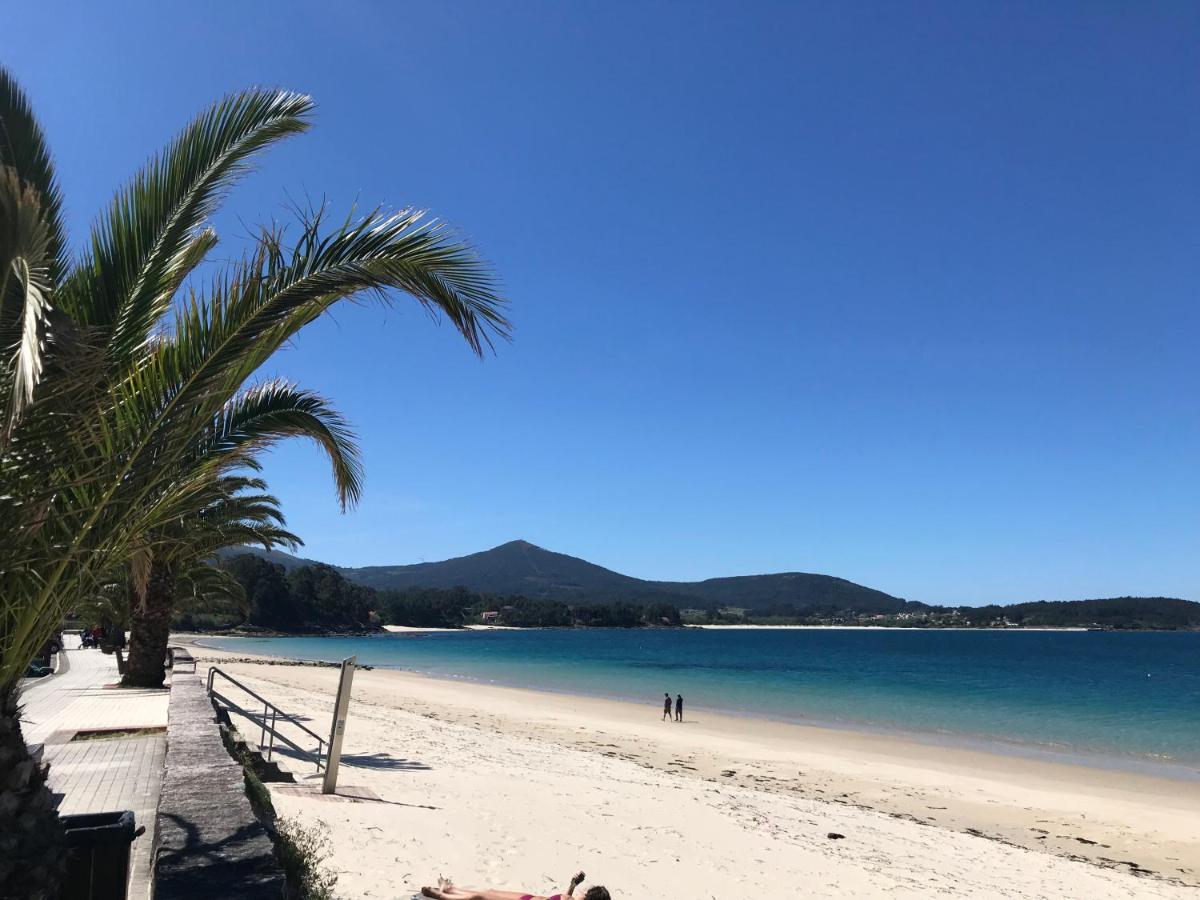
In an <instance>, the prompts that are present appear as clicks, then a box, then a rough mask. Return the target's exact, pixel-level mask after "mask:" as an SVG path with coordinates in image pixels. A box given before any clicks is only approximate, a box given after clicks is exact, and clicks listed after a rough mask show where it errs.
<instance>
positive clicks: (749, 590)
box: [271, 541, 905, 612]
mask: <svg viewBox="0 0 1200 900" xmlns="http://www.w3.org/2000/svg"><path fill="white" fill-rule="evenodd" d="M285 556H287V554H281V553H278V552H276V553H274V554H272V556H271V560H272V561H273V562H278V563H281V564H283V565H284V566H285V567H288V568H292V567H294V566H295V565H300V564H306V563H308V561H300V560H296V559H295V558H292V563H291V564H290V565H289V563H288V562H287V561H285V560H283V559H281V558H280V557H285ZM339 571H340V572H341V573H342V574H343V575H345V576H346V577H347V578H349V579H350V580H351V581H354V582H356V583H358V584H362V585H366V586H368V587H373V588H377V589H380V590H406V589H409V588H454V587H465V588H468V589H470V590H472V591H480V592H484V593H489V594H504V595H520V596H525V597H530V598H538V599H546V600H562V601H565V602H568V603H573V604H579V605H588V604H598V603H610V602H614V601H624V602H638V603H652V602H665V603H673V604H675V605H677V606H680V607H689V606H694V607H704V608H708V607H714V606H718V607H719V606H737V607H746V608H750V609H766V608H778V607H787V608H790V609H800V610H805V609H813V610H824V609H853V610H858V611H861V612H894V611H896V610H899V609H902V608H903V607H904V606H905V603H904V601H903V600H901V599H899V598H897V597H893V596H891V595H890V594H885V593H883V592H882V591H877V590H874V589H872V588H868V587H863V586H862V585H859V584H855V583H854V582H851V581H846V580H845V579H844V578H834V577H832V576H829V575H810V574H805V573H802V572H785V573H781V574H777V575H748V576H740V577H732V578H712V579H709V580H707V581H698V582H685V581H679V582H667V581H644V580H642V579H640V578H633V577H631V576H629V575H622V574H621V573H620V572H614V571H612V570H611V569H606V568H604V567H603V566H598V565H596V564H595V563H590V562H588V561H587V560H584V559H579V558H577V557H574V556H568V555H566V554H565V553H555V552H553V551H551V550H546V549H544V548H542V547H538V546H537V545H536V544H531V543H529V542H528V541H510V542H509V543H507V544H501V545H500V546H499V547H493V548H492V549H491V550H484V551H483V552H481V553H472V554H470V555H469V556H460V557H457V558H455V559H447V560H443V561H441V562H430V563H417V564H415V565H407V566H364V567H361V568H342V569H339Z"/></svg>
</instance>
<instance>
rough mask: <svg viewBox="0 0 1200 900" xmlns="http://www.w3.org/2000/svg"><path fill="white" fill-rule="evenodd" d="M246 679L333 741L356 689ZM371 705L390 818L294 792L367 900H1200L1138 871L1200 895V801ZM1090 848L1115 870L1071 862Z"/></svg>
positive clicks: (371, 739)
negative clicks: (583, 895) (443, 893)
mask: <svg viewBox="0 0 1200 900" xmlns="http://www.w3.org/2000/svg"><path fill="white" fill-rule="evenodd" d="M199 652H200V653H201V654H204V655H212V656H218V655H220V654H218V653H216V652H214V651H207V650H201V651H199ZM229 668H230V669H231V670H232V671H234V672H235V673H236V674H237V676H238V677H239V678H241V677H246V678H247V679H249V683H251V684H252V686H254V687H255V688H256V689H261V690H262V692H264V693H265V694H266V695H267V696H269V697H271V698H272V699H273V700H275V701H276V702H279V703H281V705H283V706H285V707H287V708H295V709H297V710H299V711H302V712H304V713H306V714H308V715H311V716H313V717H314V719H315V720H316V721H317V722H318V723H319V724H320V726H321V727H320V728H319V729H318V730H321V728H323V727H324V725H323V723H324V722H325V721H326V720H327V717H328V712H329V710H330V709H331V708H332V701H331V697H332V693H333V690H334V685H335V683H336V678H337V673H336V671H333V670H329V669H316V668H299V667H288V666H256V665H240V664H239V665H232V666H230V667H229ZM354 700H355V702H354V705H353V709H352V717H351V722H350V725H349V727H348V733H347V739H346V749H347V753H348V754H349V755H350V759H349V763H350V765H348V766H347V768H346V769H344V774H343V778H342V783H343V784H345V785H363V786H369V787H371V788H372V789H374V790H375V791H376V792H378V794H379V795H380V796H381V797H382V798H383V800H384V801H385V802H382V803H350V802H330V801H328V800H321V799H319V798H317V797H315V796H312V795H303V796H298V795H296V793H295V792H294V790H293V791H277V792H276V793H277V805H278V806H279V807H280V809H281V810H282V811H284V812H285V813H289V814H295V815H297V816H299V817H300V818H302V819H305V820H316V819H321V820H324V821H326V822H328V823H329V825H330V826H331V828H332V830H333V833H334V835H335V838H336V844H337V849H336V850H335V853H334V856H333V860H332V862H333V865H334V866H335V867H336V868H337V869H338V870H339V871H340V872H341V879H342V880H341V889H342V891H343V893H344V894H345V896H348V897H360V896H361V897H383V898H392V897H405V898H407V897H408V896H410V895H411V894H412V892H413V891H414V890H416V888H417V887H419V885H420V884H421V883H425V882H428V881H431V880H432V879H433V878H434V877H435V876H436V875H438V874H446V875H452V876H454V877H455V879H456V880H458V881H459V882H460V883H465V884H476V883H483V884H489V883H490V884H494V885H497V886H503V885H509V886H518V887H522V888H524V889H529V890H535V891H537V890H544V891H547V892H549V891H550V890H551V889H552V888H553V889H555V890H559V889H561V888H562V884H561V883H560V882H561V881H562V880H563V879H564V878H565V877H566V876H568V875H569V874H570V872H571V871H573V870H574V869H577V868H584V869H586V870H587V871H588V872H589V873H590V874H592V875H593V876H595V877H596V878H597V879H601V878H602V879H603V881H604V882H605V883H606V884H607V885H608V887H609V888H610V889H611V890H613V892H614V897H620V898H632V897H637V898H662V900H674V898H678V900H688V898H692V900H694V898H708V897H712V898H722V900H725V898H728V900H740V898H743V897H754V896H758V897H772V898H774V897H875V896H888V897H893V896H895V897H934V896H953V897H1020V898H1032V897H1077V898H1098V900H1105V898H1117V897H1164V898H1165V897H1179V898H1184V897H1190V898H1195V897H1200V891H1197V890H1195V889H1193V888H1190V887H1186V886H1184V885H1183V884H1181V883H1170V882H1168V881H1165V880H1162V879H1161V878H1158V877H1150V876H1135V875H1132V874H1129V868H1130V867H1129V866H1128V865H1119V863H1120V862H1121V861H1129V862H1135V863H1137V864H1138V865H1139V866H1140V867H1146V868H1150V869H1154V871H1155V872H1158V873H1160V874H1162V875H1167V874H1171V875H1173V876H1174V877H1175V878H1176V879H1178V880H1179V881H1187V882H1191V883H1193V884H1194V883H1195V882H1196V872H1197V871H1198V870H1200V789H1198V788H1200V786H1198V785H1196V784H1194V783H1191V784H1189V783H1185V782H1164V781H1160V780H1159V779H1153V778H1143V777H1139V776H1133V775H1124V774H1114V773H1102V772H1098V771H1094V770H1087V769H1081V768H1079V767H1073V766H1054V765H1049V764H1045V763H1033V762H1030V761H1025V760H1019V759H1018V760H1014V759H1011V758H1008V757H999V756H993V755H991V754H982V753H974V754H972V753H968V752H966V751H957V750H949V749H933V750H931V748H929V747H925V746H922V745H914V744H908V743H905V742H903V741H897V740H895V739H889V738H877V737H875V736H869V735H858V734H844V733H840V732H826V731H823V730H821V729H803V728H796V727H795V726H782V725H778V724H776V723H761V722H753V721H750V720H742V719H733V720H726V719H723V718H722V717H716V716H711V715H705V716H704V721H703V722H697V723H696V724H693V725H684V726H674V725H668V724H665V723H661V722H657V721H655V718H656V717H655V716H654V715H653V714H651V715H650V716H649V720H647V713H652V711H650V710H642V709H641V708H638V707H630V706H629V705H627V704H620V703H612V702H610V701H603V700H594V699H590V698H572V697H566V696H559V695H548V694H540V693H536V692H530V691H517V690H511V689H505V688H495V687H491V686H479V685H473V684H464V683H457V682H447V681H439V680H434V679H427V678H421V677H419V676H412V675H407V674H404V673H398V672H390V671H382V670H376V671H373V672H359V673H358V675H357V676H356V681H355V691H354ZM295 768H296V771H297V772H299V773H301V774H307V773H308V772H309V771H311V770H310V769H309V768H308V767H306V766H296V767H295ZM727 772H729V773H732V774H724V773H727ZM801 772H803V774H800V773H801ZM856 803H857V804H863V805H867V806H871V807H874V809H865V808H861V807H860V806H856V805H852V804H856ZM429 807H434V808H432V809H431V808H429ZM914 819H915V820H919V821H914ZM922 822H925V823H929V824H921V823H922ZM966 823H973V824H966ZM967 827H976V828H978V830H979V831H982V832H984V833H986V834H989V835H996V836H998V837H999V836H1005V837H1007V836H1008V835H1009V834H1011V835H1013V836H1015V837H1018V838H1019V839H1020V840H1021V842H1022V843H1023V844H1024V845H1028V846H1029V847H1035V848H1041V847H1042V846H1046V847H1047V848H1048V849H1047V850H1042V849H1027V848H1026V846H1010V845H1007V844H1004V843H1001V842H999V841H997V840H989V839H985V838H981V837H975V836H973V835H971V834H967V833H964V830H963V829H964V828H967ZM1037 829H1040V830H1041V831H1045V832H1047V834H1046V835H1039V834H1038V832H1037ZM829 832H837V833H841V834H844V835H845V838H844V839H841V840H831V839H829V838H828V837H827V834H828V833H829ZM1080 837H1082V838H1083V839H1084V840H1088V841H1091V840H1095V841H1096V843H1095V844H1083V843H1080V842H1079V841H1078V840H1077V838H1080ZM1039 838H1040V839H1039ZM1104 844H1107V845H1109V846H1108V847H1104V846H1103V845H1104ZM1075 847H1078V848H1079V852H1081V853H1090V854H1094V856H1093V857H1092V858H1099V857H1104V856H1106V855H1107V854H1111V856H1109V857H1108V858H1109V859H1111V860H1112V861H1113V862H1112V865H1114V866H1115V868H1101V867H1099V866H1097V865H1092V864H1088V863H1084V862H1078V861H1073V860H1071V859H1068V858H1064V857H1063V856H1062V855H1057V854H1063V853H1068V852H1069V853H1075V852H1076V851H1075V849H1074V848H1075ZM1051 851H1053V852H1051ZM1134 851H1136V853H1135V852H1134ZM1172 857H1174V858H1173V859H1172ZM1152 863H1153V865H1152ZM1172 867H1173V869H1174V871H1173V870H1172Z"/></svg>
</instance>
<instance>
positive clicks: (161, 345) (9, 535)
mask: <svg viewBox="0 0 1200 900" xmlns="http://www.w3.org/2000/svg"><path fill="white" fill-rule="evenodd" d="M310 110H311V101H310V100H309V99H308V98H306V97H303V96H300V95H297V94H288V93H284V92H278V91H249V92H246V93H243V94H239V95H236V96H234V97H231V98H227V99H226V100H224V101H222V102H221V103H219V104H217V105H216V106H215V107H213V108H212V109H211V110H209V111H208V112H207V113H205V114H203V115H202V116H200V117H199V118H198V119H197V120H196V121H195V122H194V123H193V124H192V125H190V126H188V127H187V128H186V129H185V130H184V131H183V132H182V133H181V134H180V136H179V137H178V138H177V139H176V140H175V141H174V142H173V143H172V144H171V145H170V146H169V147H168V148H167V150H166V151H164V152H163V153H162V154H160V155H159V156H157V157H155V158H153V159H152V160H151V161H150V163H149V164H148V165H147V166H146V168H145V169H144V170H143V171H142V172H141V173H140V174H139V175H137V176H136V177H135V178H134V179H133V181H132V182H131V183H130V184H129V185H128V186H127V187H126V188H124V189H123V190H122V191H121V192H119V193H118V195H117V197H116V199H115V200H114V201H113V204H112V206H111V208H110V209H109V211H108V213H107V214H106V215H105V216H103V217H102V218H101V220H100V221H99V223H98V224H97V225H96V227H95V228H94V229H93V233H92V240H91V244H90V249H89V250H88V252H86V253H85V254H84V256H83V258H82V259H81V261H80V263H79V265H78V266H77V267H76V268H75V269H74V270H73V271H67V270H66V268H65V266H64V265H63V263H62V261H61V250H60V249H56V248H60V247H61V244H62V240H61V235H62V229H61V225H60V224H59V219H60V217H61V216H60V207H61V201H60V198H59V195H58V192H57V187H56V186H55V184H54V179H53V172H52V170H51V168H50V165H49V155H48V154H47V153H45V151H44V142H42V139H41V132H40V130H39V129H38V128H37V126H36V123H35V122H34V120H33V118H32V116H31V114H30V113H29V108H28V104H27V102H26V101H25V100H24V97H23V96H22V95H21V94H20V92H19V90H18V89H17V88H16V86H15V84H13V82H12V80H11V78H9V77H8V75H7V74H6V73H4V72H3V70H0V132H2V134H0V154H2V155H0V163H3V164H4V165H9V166H11V167H12V168H13V169H14V170H16V171H17V172H18V174H19V176H20V178H19V180H18V181H17V182H16V184H18V185H29V186H32V192H30V191H29V190H28V189H27V188H25V187H22V190H25V191H26V193H25V194H24V195H21V196H25V197H26V198H27V199H28V200H29V201H30V208H31V209H32V208H35V207H37V208H40V209H41V210H42V213H43V217H42V220H41V221H43V222H44V224H45V228H46V241H45V246H46V249H45V253H44V256H45V258H46V259H47V260H48V263H47V265H46V267H45V269H44V271H45V272H46V275H45V276H43V275H42V274H41V271H42V270H39V269H38V268H37V267H36V266H33V265H32V264H31V265H29V266H27V267H25V268H20V267H18V268H17V269H14V268H12V266H11V265H9V263H10V262H11V260H12V258H15V257H14V255H13V254H8V255H7V256H4V257H3V258H0V264H3V265H4V269H3V274H2V276H0V277H3V278H5V279H6V282H5V284H4V285H0V288H2V289H3V293H0V304H2V305H0V328H7V329H8V330H7V331H6V332H5V337H4V342H3V343H2V344H0V348H2V349H4V352H5V354H6V355H5V357H4V358H3V359H2V360H0V363H3V365H0V394H2V395H3V396H5V397H13V396H15V397H19V398H21V403H22V404H23V415H22V416H21V417H19V418H18V419H17V420H16V425H15V427H13V428H12V432H11V434H10V435H9V436H8V439H7V441H0V689H5V690H6V689H8V688H9V687H11V685H12V684H14V683H15V679H16V678H17V677H19V675H20V673H21V671H23V668H24V661H25V660H27V659H28V658H29V656H30V655H31V654H32V653H33V652H34V650H35V649H36V646H37V644H38V643H40V641H41V640H42V639H44V636H45V634H47V633H49V631H50V630H51V629H52V628H53V627H54V626H55V624H56V623H57V621H58V620H59V619H60V618H61V615H62V612H63V610H64V609H65V608H67V607H69V606H70V605H72V604H74V603H76V602H77V601H78V600H79V599H80V598H84V597H88V596H92V595H94V594H95V592H96V591H97V590H98V589H100V588H101V587H102V586H103V585H106V584H111V583H113V582H114V581H120V582H121V583H125V584H128V583H130V581H131V576H133V575H134V574H135V572H141V573H143V577H144V573H147V572H149V571H150V570H151V568H152V567H157V568H158V569H159V570H160V571H161V570H162V569H163V567H168V568H171V569H172V570H174V571H173V574H175V575H177V574H178V573H179V571H181V570H182V569H183V568H186V567H187V566H189V565H191V564H192V563H194V562H196V561H197V560H200V559H207V558H209V557H210V556H211V555H212V554H213V553H215V552H216V551H217V550H219V549H221V548H222V547H226V546H231V545H233V544H235V543H236V544H245V543H253V544H258V545H260V546H265V547H270V546H276V545H280V546H293V545H294V544H295V543H298V538H296V536H295V535H293V534H291V533H290V532H288V531H287V530H286V528H285V525H284V522H283V519H282V516H281V515H280V514H279V510H278V503H277V501H276V500H275V498H273V497H271V496H270V495H269V494H267V493H265V486H264V485H263V484H262V482H261V480H260V479H258V478H255V477H254V476H253V473H254V472H255V471H256V470H257V469H258V468H259V467H260V459H261V457H262V456H263V452H264V451H265V450H266V449H267V448H268V447H270V446H272V445H273V444H274V443H276V442H277V441H279V440H282V439H284V438H288V437H308V438H310V439H312V440H315V441H317V443H318V444H319V445H320V446H321V447H322V449H323V450H324V451H325V453H326V455H327V456H328V457H329V459H330V462H331V464H332V467H333V471H334V481H335V483H336V486H337V491H338V497H339V500H340V501H341V504H342V506H343V507H347V506H352V505H353V504H354V503H355V502H356V501H357V500H358V498H359V496H360V493H361V490H362V469H361V462H360V459H359V453H358V449H357V447H356V446H355V443H354V437H353V434H352V433H351V431H350V429H349V427H348V425H347V424H346V422H345V421H344V420H343V419H342V417H341V416H340V415H339V414H338V413H337V412H336V410H335V409H334V408H333V407H332V406H331V405H330V404H329V403H328V401H326V400H325V399H324V398H322V397H320V396H319V395H317V394H314V393H312V392H309V391H305V390H303V389H301V388H298V387H295V386H294V385H291V384H288V383H286V382H282V381H268V382H265V383H261V384H257V385H252V386H250V387H247V385H248V384H250V382H251V381H252V379H253V378H254V377H255V375H256V373H257V372H258V371H259V370H260V369H261V368H262V367H263V366H264V364H265V363H267V362H268V361H269V360H270V358H271V357H272V355H273V354H274V353H275V352H276V351H277V350H278V349H280V348H281V347H282V346H284V345H285V344H286V343H287V342H289V341H291V340H292V339H293V338H295V337H296V335H297V334H298V333H299V332H300V331H301V330H302V329H303V327H304V326H305V325H307V324H309V323H311V322H312V321H314V320H315V319H316V318H318V317H319V316H321V315H322V314H323V313H325V312H326V311H328V310H329V309H330V308H331V307H332V306H333V305H334V304H336V303H337V302H339V301H341V300H346V299H350V300H356V301H364V300H374V301H379V302H384V303H390V302H393V300H394V299H395V298H397V297H398V296H399V295H401V294H404V295H407V296H408V297H410V298H411V299H413V300H415V301H416V302H417V303H418V304H419V305H420V306H421V307H423V308H424V309H425V310H426V311H427V312H429V313H430V314H431V315H432V316H434V317H435V318H445V319H447V320H449V321H450V322H451V324H452V325H453V326H454V327H455V328H456V329H457V330H458V331H459V332H460V333H461V334H462V336H463V337H464V339H465V340H466V341H467V343H468V345H469V346H470V347H471V348H472V350H473V351H474V352H475V353H477V354H482V353H483V352H484V351H485V350H486V349H487V348H489V347H490V346H491V343H492V340H493V338H496V337H501V338H504V337H507V335H508V332H509V324H508V321H507V319H506V318H505V315H504V307H505V304H504V301H503V299H502V298H501V297H500V296H499V294H498V292H497V289H496V286H495V283H494V279H493V277H492V275H491V273H490V271H489V270H488V268H487V266H486V265H485V264H484V263H483V262H482V261H481V260H480V259H479V258H478V256H477V255H476V254H475V252H474V250H473V249H472V248H471V247H470V246H469V245H468V244H467V243H466V242H464V241H463V240H461V239H460V238H458V237H456V236H455V235H454V234H453V233H452V232H451V231H450V230H449V228H448V227H447V226H446V225H445V224H444V223H442V222H439V221H438V220H436V219H434V218H431V217H429V216H427V215H425V214H424V213H422V212H418V211H412V210H406V211H403V212H400V213H397V214H395V215H388V214H385V213H383V212H380V211H376V212H373V213H370V214H368V215H367V216H365V217H362V218H360V219H357V220H355V219H352V218H347V219H346V220H345V221H343V222H341V223H340V224H338V223H334V224H332V225H329V224H327V223H326V216H325V212H324V210H317V211H312V212H308V213H301V215H300V223H299V231H298V233H297V234H295V237H294V238H289V237H288V234H287V232H285V231H282V230H279V229H268V230H264V231H263V232H262V233H261V234H260V235H258V236H257V237H256V238H255V239H254V246H253V247H252V249H251V251H250V252H249V253H248V254H247V255H246V256H244V257H243V258H242V260H241V261H240V262H237V263H235V264H233V265H231V266H229V267H227V268H226V269H225V271H223V272H221V273H218V274H217V275H216V276H215V277H213V278H212V279H211V281H210V284H208V285H207V286H201V285H199V283H198V282H199V280H198V279H197V278H196V277H194V274H195V272H196V269H197V267H198V266H199V265H200V264H201V263H202V261H203V260H205V258H206V256H207V254H208V253H209V251H210V250H211V249H212V247H213V246H214V244H215V241H216V235H215V233H213V232H212V231H211V230H210V229H208V228H207V219H208V217H209V216H210V215H211V213H212V211H213V210H214V209H215V207H216V205H217V204H218V203H219V201H220V199H221V197H222V196H223V195H224V193H225V192H226V190H227V189H228V188H229V187H230V186H231V185H232V183H233V182H234V181H235V180H236V179H237V177H238V176H240V175H241V174H242V173H243V172H244V171H245V170H246V168H247V166H248V164H249V163H250V161H251V160H252V158H253V157H254V156H255V155H256V154H257V153H258V152H259V151H261V150H262V149H264V148H266V147H267V146H268V145H270V144H272V143H274V142H276V141H278V140H280V139H282V138H284V137H286V136H288V135H290V134H294V133H297V132H299V131H302V130H304V129H305V128H307V120H308V115H309V112H310ZM34 197H36V198H37V203H33V202H32V201H33V198H34ZM38 204H40V206H38ZM5 227H7V220H6V222H4V223H0V231H3V229H4V228H5ZM3 239H4V238H3V236H0V241H3ZM3 252H6V251H4V250H3V247H0V253H3ZM26 255H28V254H26ZM183 292H187V297H186V298H185V299H184V300H183V301H182V302H178V301H179V295H180V294H181V293H183ZM42 309H44V310H46V314H45V316H44V317H43V316H42V314H41V312H40V310H42ZM60 319H61V321H60ZM35 334H36V335H37V336H38V340H37V346H38V348H39V349H40V350H41V352H42V355H41V358H40V360H36V359H34V358H33V357H32V356H30V355H29V354H28V353H27V354H26V361H25V362H22V363H20V366H18V365H16V364H15V363H14V362H13V360H15V359H16V356H14V355H12V354H15V353H16V348H17V347H25V348H28V349H30V350H31V349H32V348H33V346H34V340H33V338H31V337H29V335H35ZM46 338H48V340H46ZM68 338H69V351H70V352H65V351H66V349H67V348H68V341H67V339H68ZM38 365H40V367H41V368H40V376H39V374H38V372H39V370H38ZM18 376H19V377H18ZM31 383H32V384H33V385H34V387H33V390H32V394H31V393H30V390H29V384H31ZM4 402H5V403H9V401H7V400H6V401H4ZM9 405H12V403H9ZM166 574H167V575H168V576H170V575H172V573H171V572H168V573H166ZM170 582H171V578H170V577H167V578H164V579H162V580H161V581H160V582H159V583H160V584H169V583H170ZM168 602H169V600H168Z"/></svg>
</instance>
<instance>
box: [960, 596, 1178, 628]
mask: <svg viewBox="0 0 1200 900" xmlns="http://www.w3.org/2000/svg"><path fill="white" fill-rule="evenodd" d="M954 612H955V613H956V614H958V615H959V616H961V617H962V618H963V619H964V620H966V622H967V623H968V624H972V625H981V624H987V623H989V622H993V621H995V620H997V619H1002V620H1005V621H1007V622H1008V623H1011V624H1013V625H1022V626H1025V627H1026V628H1130V629H1178V630H1184V631H1198V630H1200V603H1194V602H1192V601H1191V600H1180V599H1178V598H1176V597H1109V598H1106V599H1102V600H1058V601H1040V602H1037V603H1014V604H1012V605H1010V606H975V607H959V608H957V609H956V610H954Z"/></svg>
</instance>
